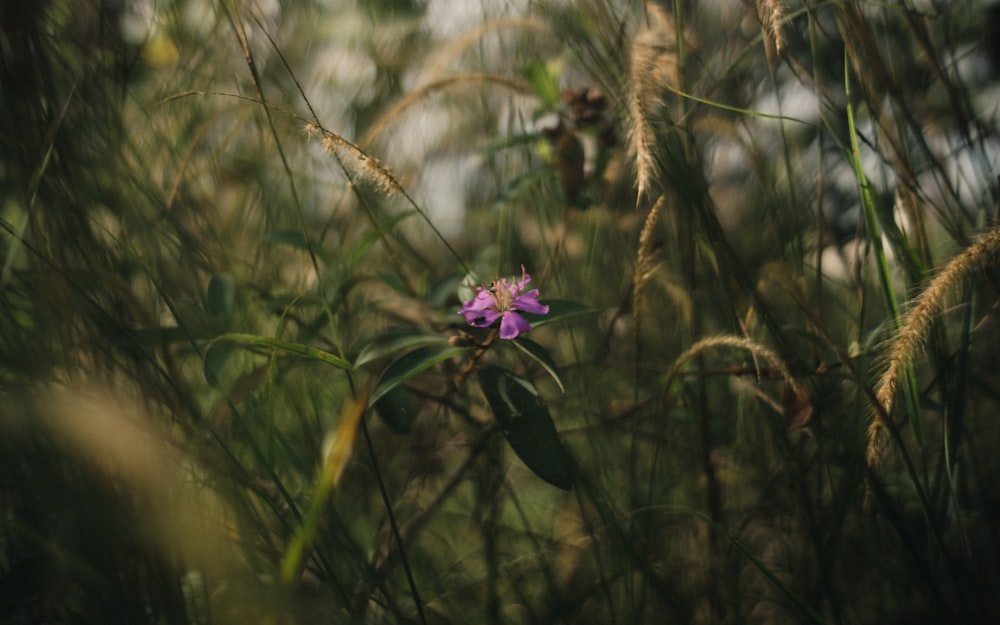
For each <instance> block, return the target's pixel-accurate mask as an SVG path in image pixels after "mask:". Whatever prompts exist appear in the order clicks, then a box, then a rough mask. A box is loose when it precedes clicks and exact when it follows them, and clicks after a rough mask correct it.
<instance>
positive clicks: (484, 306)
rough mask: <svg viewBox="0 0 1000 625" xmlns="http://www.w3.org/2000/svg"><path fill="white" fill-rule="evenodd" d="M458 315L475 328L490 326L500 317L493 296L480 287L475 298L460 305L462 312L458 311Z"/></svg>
mask: <svg viewBox="0 0 1000 625" xmlns="http://www.w3.org/2000/svg"><path fill="white" fill-rule="evenodd" d="M458 314H460V315H462V316H463V317H465V322H466V323H467V324H469V325H470V326H473V327H475V328H485V327H487V326H491V325H493V324H494V323H495V322H496V320H497V317H499V316H500V312H499V311H498V310H497V309H496V302H495V301H494V300H493V296H492V295H491V294H490V292H489V291H487V290H486V289H484V288H482V287H480V289H479V292H478V293H476V297H474V298H473V299H471V300H469V301H467V302H464V303H463V304H462V310H460V311H458Z"/></svg>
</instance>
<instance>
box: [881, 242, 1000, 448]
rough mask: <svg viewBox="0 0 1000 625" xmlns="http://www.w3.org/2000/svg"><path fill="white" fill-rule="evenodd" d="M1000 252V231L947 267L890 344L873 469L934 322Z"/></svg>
mask: <svg viewBox="0 0 1000 625" xmlns="http://www.w3.org/2000/svg"><path fill="white" fill-rule="evenodd" d="M998 252H1000V228H996V229H993V230H991V231H990V232H988V233H987V234H985V235H983V236H982V237H981V238H980V239H979V241H977V242H976V243H975V244H973V245H971V246H969V247H968V248H967V249H966V250H965V251H964V252H962V253H961V254H959V255H958V256H956V257H955V258H953V259H952V260H951V261H950V262H949V263H948V264H947V265H945V267H944V269H942V270H941V272H940V273H938V275H937V276H935V277H934V279H933V280H931V281H930V283H928V285H927V288H926V289H924V291H923V292H922V293H921V294H920V295H919V296H918V297H917V299H916V300H915V302H914V305H913V307H912V308H911V309H910V310H909V312H907V313H906V314H905V315H904V316H903V319H902V323H901V324H900V327H899V330H898V331H897V332H896V334H895V335H894V336H893V337H892V338H891V339H890V340H889V341H888V349H887V350H886V354H887V356H886V359H885V360H886V366H885V371H884V372H883V373H882V376H881V377H880V378H879V381H878V383H877V384H876V386H875V400H876V402H877V406H876V407H875V410H874V411H873V412H874V414H873V416H872V420H871V424H870V425H869V426H868V447H867V451H866V458H867V461H868V466H869V467H871V468H875V467H877V466H878V464H879V461H880V460H881V457H882V451H883V449H884V447H885V441H886V435H887V433H888V428H889V423H888V422H887V419H889V418H890V416H891V415H892V408H893V401H894V399H895V396H896V390H897V387H898V386H899V379H900V377H901V376H902V375H903V374H904V372H905V371H906V370H907V368H908V367H909V366H910V365H912V364H913V362H914V361H915V360H916V358H917V356H919V355H920V353H921V351H922V350H923V346H924V341H925V340H926V339H927V334H928V332H930V329H931V324H932V323H933V321H934V318H935V317H936V316H937V315H938V313H940V312H941V310H942V309H943V307H944V305H945V302H947V300H948V298H949V297H950V296H951V295H952V294H953V293H954V291H955V290H956V289H957V288H959V287H960V286H961V285H962V284H963V283H964V282H965V281H966V279H967V278H968V277H969V275H970V274H971V273H972V272H973V271H974V270H977V269H982V268H984V267H987V266H989V265H991V264H992V263H993V262H994V261H995V257H996V255H997V253H998Z"/></svg>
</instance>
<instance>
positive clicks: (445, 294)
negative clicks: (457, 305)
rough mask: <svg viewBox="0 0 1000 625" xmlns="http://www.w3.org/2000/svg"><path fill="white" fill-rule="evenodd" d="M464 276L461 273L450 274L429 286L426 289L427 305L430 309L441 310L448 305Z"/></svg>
mask: <svg viewBox="0 0 1000 625" xmlns="http://www.w3.org/2000/svg"><path fill="white" fill-rule="evenodd" d="M464 279H465V275H464V274H461V273H450V274H448V275H446V276H445V277H443V278H441V279H440V280H438V281H437V282H435V283H433V284H431V286H430V288H429V289H427V298H426V299H427V304H428V305H429V306H431V307H432V308H443V307H444V306H446V305H447V304H448V300H449V299H450V298H451V297H452V296H454V294H455V291H457V290H458V287H459V286H460V285H461V284H462V280H464Z"/></svg>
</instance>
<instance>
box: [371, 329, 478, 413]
mask: <svg viewBox="0 0 1000 625" xmlns="http://www.w3.org/2000/svg"><path fill="white" fill-rule="evenodd" d="M468 349H469V348H467V347H452V346H450V345H447V344H445V345H427V346H425V347H418V348H417V349H415V350H413V351H412V352H408V353H406V354H403V355H402V356H400V357H399V358H397V359H396V360H394V361H392V362H391V363H390V364H389V366H388V367H386V369H385V371H384V372H382V377H380V378H379V381H378V384H376V385H375V390H374V391H372V395H371V397H370V398H369V400H368V405H369V406H373V405H374V404H375V403H376V402H377V401H378V400H380V399H382V397H383V396H384V395H385V394H386V393H388V392H389V391H391V390H392V389H394V388H397V387H399V386H400V385H402V384H403V383H404V382H406V381H407V380H409V379H410V378H412V377H413V376H415V375H417V374H418V373H422V372H423V371H426V370H427V369H430V368H431V367H433V366H434V365H436V364H437V363H439V362H441V361H443V360H447V359H449V358H452V357H454V356H457V355H459V354H461V353H462V352H465V351H466V350H468Z"/></svg>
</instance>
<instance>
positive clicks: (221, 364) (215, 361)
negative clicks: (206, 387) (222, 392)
mask: <svg viewBox="0 0 1000 625" xmlns="http://www.w3.org/2000/svg"><path fill="white" fill-rule="evenodd" d="M233 351H234V347H233V345H230V344H217V343H212V344H210V345H209V346H208V349H206V350H205V362H204V363H203V364H202V372H203V373H204V374H205V381H207V382H208V383H209V384H210V385H211V386H214V387H215V388H221V387H222V373H223V371H225V369H226V363H227V362H229V357H230V356H232V355H233Z"/></svg>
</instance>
